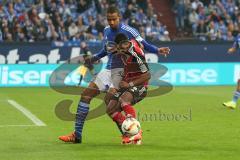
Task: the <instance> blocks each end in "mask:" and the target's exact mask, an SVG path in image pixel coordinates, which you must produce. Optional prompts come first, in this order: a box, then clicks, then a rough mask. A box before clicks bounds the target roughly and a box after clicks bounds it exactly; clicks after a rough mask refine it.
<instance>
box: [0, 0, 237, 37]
mask: <svg viewBox="0 0 240 160" xmlns="http://www.w3.org/2000/svg"><path fill="white" fill-rule="evenodd" d="M172 2H173V7H172V9H173V12H174V13H175V18H176V27H177V35H174V36H172V37H182V38H184V37H191V38H196V39H199V40H202V41H206V40H212V41H214V40H223V41H232V40H233V39H234V37H235V36H236V35H237V34H238V33H239V29H240V0H172ZM109 5H117V6H118V7H119V8H120V10H121V13H122V18H123V21H124V22H125V23H127V24H129V25H130V26H133V27H135V28H136V29H138V31H139V32H140V34H141V35H142V36H143V37H144V38H145V39H147V40H160V41H170V38H169V32H168V30H167V27H166V26H165V25H164V24H162V23H160V22H159V21H158V16H159V14H157V13H156V12H155V11H154V7H153V6H152V4H151V1H150V0H121V1H117V0H8V1H6V0H0V41H8V42H11V41H15V42H16V41H17V42H19V41H23V42H34V41H61V42H65V41H82V40H84V41H90V42H101V40H102V39H103V29H104V27H105V26H106V25H107V20H106V16H105V15H106V9H107V8H108V6H109Z"/></svg>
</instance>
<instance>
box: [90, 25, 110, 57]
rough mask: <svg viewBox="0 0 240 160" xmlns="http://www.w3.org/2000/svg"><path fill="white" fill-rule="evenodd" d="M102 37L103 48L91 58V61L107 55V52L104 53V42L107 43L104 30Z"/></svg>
mask: <svg viewBox="0 0 240 160" xmlns="http://www.w3.org/2000/svg"><path fill="white" fill-rule="evenodd" d="M103 36H104V39H103V47H102V49H101V50H100V51H99V52H98V53H97V54H95V55H94V56H93V57H92V61H94V62H95V61H97V60H99V59H101V58H103V57H105V56H106V55H107V51H106V47H105V45H106V42H107V36H106V28H105V29H104V30H103Z"/></svg>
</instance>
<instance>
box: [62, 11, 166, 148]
mask: <svg viewBox="0 0 240 160" xmlns="http://www.w3.org/2000/svg"><path fill="white" fill-rule="evenodd" d="M120 19H121V16H120V12H119V10H118V9H117V8H116V7H109V8H108V10H107V21H108V24H109V26H107V27H105V29H104V41H105V44H109V43H110V42H113V41H114V39H115V36H116V35H117V34H118V33H124V34H126V35H127V36H128V38H129V39H135V40H136V41H138V42H139V43H141V44H142V45H143V47H144V49H145V50H146V51H148V52H151V53H156V54H160V55H164V56H166V55H168V54H169V52H170V49H169V48H168V47H162V48H158V47H156V46H154V45H151V44H149V43H148V42H147V41H145V40H144V39H143V38H142V37H141V36H140V34H139V33H138V31H137V30H136V29H134V28H132V27H130V26H128V25H126V24H124V23H122V22H120ZM109 46H110V45H105V47H103V48H102V49H101V50H100V52H99V53H97V54H96V55H95V56H93V57H92V58H91V59H88V61H87V62H88V63H93V62H94V61H96V60H99V59H101V58H102V57H104V56H106V55H107V56H108V58H109V60H108V63H107V67H106V69H104V70H102V71H101V72H99V73H98V75H97V76H96V77H95V78H94V79H93V80H92V82H90V83H89V86H88V88H86V89H85V90H84V91H83V92H82V94H81V99H80V102H79V104H78V108H77V113H76V121H75V131H74V132H73V133H71V134H70V135H64V136H60V137H59V139H60V140H62V141H64V142H73V143H81V142H82V129H83V125H84V122H85V119H86V117H87V115H88V112H89V104H90V102H91V100H92V99H93V98H94V97H95V96H97V95H98V94H99V93H100V91H107V92H108V93H107V96H106V103H108V99H110V98H108V97H110V96H111V95H114V93H116V92H117V90H116V89H118V88H119V83H120V81H121V79H122V77H121V73H122V72H123V62H122V61H121V58H119V55H115V54H112V53H111V52H115V51H114V49H113V50H111V47H109Z"/></svg>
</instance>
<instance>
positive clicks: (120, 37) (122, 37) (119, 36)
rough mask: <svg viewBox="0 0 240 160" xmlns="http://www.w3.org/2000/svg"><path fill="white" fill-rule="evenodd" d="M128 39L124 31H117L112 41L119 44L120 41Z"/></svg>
mask: <svg viewBox="0 0 240 160" xmlns="http://www.w3.org/2000/svg"><path fill="white" fill-rule="evenodd" d="M126 40H128V37H127V36H126V34H124V33H118V34H117V35H116V37H115V40H114V42H115V43H117V44H119V43H120V42H121V41H126Z"/></svg>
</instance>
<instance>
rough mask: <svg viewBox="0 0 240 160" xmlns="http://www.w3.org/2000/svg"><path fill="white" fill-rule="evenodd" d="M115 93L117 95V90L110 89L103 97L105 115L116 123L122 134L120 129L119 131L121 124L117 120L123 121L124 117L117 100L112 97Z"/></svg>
mask: <svg viewBox="0 0 240 160" xmlns="http://www.w3.org/2000/svg"><path fill="white" fill-rule="evenodd" d="M116 93H117V90H116V89H115V88H110V89H109V90H108V92H107V94H106V96H105V97H104V101H105V104H106V106H107V110H106V113H107V114H108V116H109V117H110V118H111V119H112V120H113V121H114V122H115V123H116V125H117V127H118V129H119V131H120V133H122V129H121V125H122V122H119V121H118V119H120V121H122V120H123V121H124V119H125V116H124V115H122V113H121V111H122V110H121V107H120V104H119V102H118V98H116V97H114V95H115V94H116ZM117 117H119V118H117ZM123 118H124V119H123Z"/></svg>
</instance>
